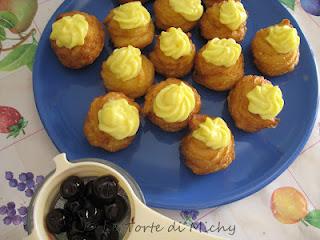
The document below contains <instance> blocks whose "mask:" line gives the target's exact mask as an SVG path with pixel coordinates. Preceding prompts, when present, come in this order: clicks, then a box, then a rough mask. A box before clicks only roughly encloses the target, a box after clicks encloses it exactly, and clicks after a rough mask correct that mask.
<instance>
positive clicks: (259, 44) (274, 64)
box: [252, 19, 300, 76]
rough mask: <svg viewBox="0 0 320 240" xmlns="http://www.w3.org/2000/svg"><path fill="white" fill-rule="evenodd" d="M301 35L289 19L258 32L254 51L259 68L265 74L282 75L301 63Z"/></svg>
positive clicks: (253, 46)
mask: <svg viewBox="0 0 320 240" xmlns="http://www.w3.org/2000/svg"><path fill="white" fill-rule="evenodd" d="M299 45H300V37H299V36H298V32H297V30H296V29H295V28H294V27H293V26H292V25H291V23H290V21H289V20H288V19H284V20H282V22H281V23H279V24H277V25H275V26H271V27H268V28H264V29H262V30H260V31H259V32H257V34H256V36H255V38H254V39H253V41H252V52H253V56H254V62H255V64H256V66H257V68H258V69H259V70H260V71H261V72H262V73H263V74H265V75H268V76H280V75H283V74H286V73H288V72H291V71H293V70H294V69H295V67H296V66H297V65H298V63H299V55H300V52H299Z"/></svg>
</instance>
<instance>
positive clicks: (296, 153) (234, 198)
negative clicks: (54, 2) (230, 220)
mask: <svg viewBox="0 0 320 240" xmlns="http://www.w3.org/2000/svg"><path fill="white" fill-rule="evenodd" d="M271 1H273V2H276V3H277V4H278V5H279V8H282V10H284V11H286V12H287V13H288V14H289V15H290V16H291V17H292V22H293V25H295V26H296V28H298V29H299V30H300V33H301V34H302V35H303V37H304V38H305V39H306V43H307V45H308V47H309V49H310V51H311V54H312V63H313V66H314V68H315V70H316V79H315V82H316V89H315V94H316V101H315V102H314V103H313V104H314V106H313V107H314V109H315V110H314V111H313V112H312V116H311V115H310V116H311V118H310V121H309V123H308V124H307V125H308V126H309V127H308V129H307V131H306V132H305V134H304V137H303V138H302V139H301V141H300V143H299V144H298V146H297V148H296V149H295V151H293V152H291V154H290V156H289V157H287V161H285V162H284V163H283V164H282V165H280V167H278V169H277V170H276V171H273V172H272V173H271V174H270V175H269V176H265V175H263V176H261V178H263V180H260V179H261V178H259V179H258V180H259V181H258V183H257V184H256V185H255V186H254V187H251V188H248V190H246V191H243V192H242V193H239V194H237V195H234V196H232V197H226V198H224V199H223V200H219V201H216V202H215V204H214V205H213V204H210V203H203V204H197V206H195V207H194V209H206V208H212V207H217V206H221V205H226V204H229V203H232V202H235V201H238V200H240V199H244V198H245V197H248V196H250V195H252V194H254V193H256V192H258V191H260V190H262V189H263V188H264V187H266V186H267V185H268V184H270V183H271V182H272V181H274V180H275V179H276V178H278V177H279V176H280V175H281V174H282V173H283V172H284V171H285V170H287V169H288V168H289V167H290V165H291V164H292V163H293V162H294V161H295V160H296V158H297V157H298V156H299V154H300V152H301V151H302V150H303V148H304V146H305V145H306V143H307V141H308V140H309V138H310V135H311V133H312V130H313V128H314V125H315V121H316V117H317V114H318V106H319V84H318V79H319V71H318V66H317V63H316V59H315V56H314V51H313V49H312V47H311V45H310V44H309V39H308V38H307V37H306V36H305V34H304V32H303V31H302V29H301V28H300V25H299V24H298V22H297V21H296V19H295V17H294V16H293V15H292V14H291V12H290V11H288V9H286V7H284V6H283V5H282V4H281V3H280V2H279V1H278V0H271ZM72 2H73V1H64V2H63V3H62V4H61V5H60V6H59V7H58V8H57V9H56V11H55V12H54V14H53V15H52V16H51V17H50V19H49V21H48V23H47V25H46V27H45V29H44V30H43V32H42V35H41V38H40V40H39V45H38V48H37V52H36V55H35V62H34V66H33V71H32V73H33V93H34V99H35V105H36V108H37V111H38V113H39V117H40V120H41V122H42V124H43V126H44V128H45V129H46V132H47V134H48V136H49V138H50V139H51V141H52V143H53V144H54V145H55V147H56V148H57V150H58V151H59V152H63V151H62V149H60V147H59V143H58V142H57V141H55V138H54V137H52V136H53V135H54V129H51V128H50V127H49V126H48V125H47V123H46V121H45V120H44V119H45V117H44V115H45V114H43V113H42V109H44V108H45V106H43V105H42V104H41V101H39V100H40V99H39V98H38V95H37V92H38V91H37V84H35V83H36V82H37V81H39V80H40V79H39V78H38V76H39V75H38V74H35V73H38V72H39V69H40V62H41V61H37V59H39V55H40V49H42V48H43V45H44V42H45V41H46V39H45V36H47V35H48V34H47V33H48V32H49V30H50V27H49V24H50V22H51V21H52V20H53V19H54V18H55V17H56V16H57V15H58V13H59V12H61V11H62V10H64V9H66V8H67V7H68V6H69V5H71V4H72ZM310 61H311V59H310ZM147 204H148V205H149V206H150V207H154V208H162V209H171V210H183V209H190V205H186V206H184V205H181V204H179V206H178V205H176V204H170V205H168V204H166V203H161V202H157V201H153V202H149V203H147Z"/></svg>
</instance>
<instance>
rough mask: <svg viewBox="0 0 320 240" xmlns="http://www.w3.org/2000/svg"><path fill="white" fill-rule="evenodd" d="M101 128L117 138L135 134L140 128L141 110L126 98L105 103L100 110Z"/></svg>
mask: <svg viewBox="0 0 320 240" xmlns="http://www.w3.org/2000/svg"><path fill="white" fill-rule="evenodd" d="M98 120H99V126H98V127H99V130H100V131H103V132H106V133H108V134H109V135H111V136H112V137H114V138H115V139H117V140H122V139H125V138H127V137H131V136H134V135H135V134H136V133H137V131H138V128H139V125H140V119H139V111H138V109H137V108H136V107H134V106H132V105H130V104H129V103H128V101H127V100H126V99H117V100H112V101H109V102H107V103H105V104H104V105H103V107H102V109H101V110H100V111H99V112H98Z"/></svg>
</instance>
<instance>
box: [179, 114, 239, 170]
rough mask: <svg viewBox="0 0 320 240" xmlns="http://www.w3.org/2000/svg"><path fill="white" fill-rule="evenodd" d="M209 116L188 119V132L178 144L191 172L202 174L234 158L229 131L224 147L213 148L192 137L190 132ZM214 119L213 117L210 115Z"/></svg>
mask: <svg viewBox="0 0 320 240" xmlns="http://www.w3.org/2000/svg"><path fill="white" fill-rule="evenodd" d="M207 117H209V116H207V115H197V114H196V115H194V116H193V117H192V118H191V119H190V121H189V128H190V131H191V132H190V133H189V134H188V135H187V136H186V137H185V138H183V140H182V142H181V146H180V150H181V154H182V156H183V157H184V162H185V164H186V165H187V167H188V168H190V169H191V170H192V172H193V173H195V174H197V175H204V174H209V173H213V172H217V171H220V170H223V169H225V168H227V167H228V166H229V165H230V164H231V163H232V161H233V160H234V159H235V151H234V137H233V135H232V133H231V141H230V144H229V145H228V146H226V147H224V148H221V149H217V150H214V149H212V148H210V147H208V146H207V145H206V144H205V143H203V142H202V141H199V140H198V139H196V138H194V137H193V136H192V132H193V131H194V130H196V129H197V128H198V127H199V125H200V124H201V123H202V122H204V121H205V120H206V118H207ZM211 118H212V119H215V117H211Z"/></svg>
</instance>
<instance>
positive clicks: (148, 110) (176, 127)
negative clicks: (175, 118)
mask: <svg viewBox="0 0 320 240" xmlns="http://www.w3.org/2000/svg"><path fill="white" fill-rule="evenodd" d="M181 82H182V81H181V80H179V79H176V78H168V79H167V80H165V81H162V82H160V83H158V84H156V85H153V86H152V87H151V88H150V89H149V91H148V93H147V95H146V96H145V102H144V107H143V110H142V111H143V114H144V115H145V116H147V117H148V118H149V119H150V121H151V122H152V123H153V124H155V125H157V126H158V127H160V128H161V129H162V130H164V131H167V132H177V131H180V130H181V129H183V128H185V127H186V126H187V125H188V121H189V119H190V118H191V117H192V115H194V114H196V113H198V112H200V109H201V98H200V95H199V94H198V92H197V90H196V89H195V88H193V87H191V86H190V85H189V86H190V87H191V88H192V90H193V92H194V96H195V107H194V109H193V111H192V112H191V113H190V115H189V117H188V118H187V119H186V120H184V121H182V122H175V123H169V122H166V121H165V120H163V119H162V118H159V117H157V115H156V114H155V113H154V112H153V101H154V99H155V97H156V96H157V95H158V93H159V92H160V91H161V90H162V89H163V88H165V87H166V86H168V85H170V84H180V83H181ZM184 83H185V82H184ZM185 84H187V85H188V83H185Z"/></svg>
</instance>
